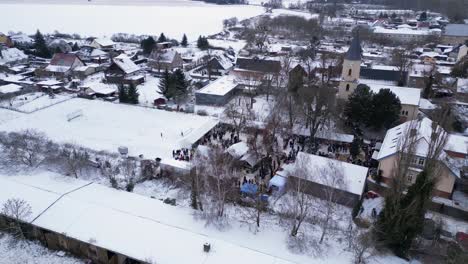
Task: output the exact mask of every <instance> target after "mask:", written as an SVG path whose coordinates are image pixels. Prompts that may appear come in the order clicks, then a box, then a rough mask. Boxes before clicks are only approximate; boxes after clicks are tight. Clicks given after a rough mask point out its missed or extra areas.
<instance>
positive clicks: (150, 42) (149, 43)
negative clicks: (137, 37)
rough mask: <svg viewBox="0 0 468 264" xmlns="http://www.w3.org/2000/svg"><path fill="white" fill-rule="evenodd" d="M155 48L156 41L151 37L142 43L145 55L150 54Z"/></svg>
mask: <svg viewBox="0 0 468 264" xmlns="http://www.w3.org/2000/svg"><path fill="white" fill-rule="evenodd" d="M154 47H156V41H155V40H154V38H153V37H151V36H150V37H148V38H146V39H144V40H142V41H141V48H142V49H143V53H144V54H147V55H148V54H150V53H151V52H152V51H153V49H154Z"/></svg>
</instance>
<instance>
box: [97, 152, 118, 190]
mask: <svg viewBox="0 0 468 264" xmlns="http://www.w3.org/2000/svg"><path fill="white" fill-rule="evenodd" d="M100 172H101V175H102V176H104V177H106V178H107V179H109V182H110V184H111V186H112V188H115V189H118V188H119V182H118V180H117V176H118V175H119V173H120V169H119V166H118V164H117V163H115V162H114V161H113V160H112V159H109V160H105V161H104V162H102V164H101V165H100Z"/></svg>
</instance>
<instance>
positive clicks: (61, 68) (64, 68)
mask: <svg viewBox="0 0 468 264" xmlns="http://www.w3.org/2000/svg"><path fill="white" fill-rule="evenodd" d="M45 70H46V71H48V72H59V73H64V72H67V71H69V70H71V68H70V67H69V66H60V65H47V67H46V68H45Z"/></svg>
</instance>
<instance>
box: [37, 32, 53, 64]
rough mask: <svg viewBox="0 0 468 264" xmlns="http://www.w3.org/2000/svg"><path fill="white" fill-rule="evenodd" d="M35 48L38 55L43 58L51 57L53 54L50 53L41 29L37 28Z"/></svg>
mask: <svg viewBox="0 0 468 264" xmlns="http://www.w3.org/2000/svg"><path fill="white" fill-rule="evenodd" d="M34 43H35V44H34V48H35V50H36V56H39V57H42V58H50V57H52V54H51V53H50V50H49V48H48V47H47V44H46V42H45V39H44V36H43V35H42V34H41V32H40V31H39V30H37V32H36V35H35V36H34Z"/></svg>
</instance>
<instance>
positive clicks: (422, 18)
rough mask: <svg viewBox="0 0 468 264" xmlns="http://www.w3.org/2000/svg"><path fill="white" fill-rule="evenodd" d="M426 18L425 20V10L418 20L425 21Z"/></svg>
mask: <svg viewBox="0 0 468 264" xmlns="http://www.w3.org/2000/svg"><path fill="white" fill-rule="evenodd" d="M426 20H427V13H426V11H424V12H422V13H421V15H420V16H419V21H426Z"/></svg>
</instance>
